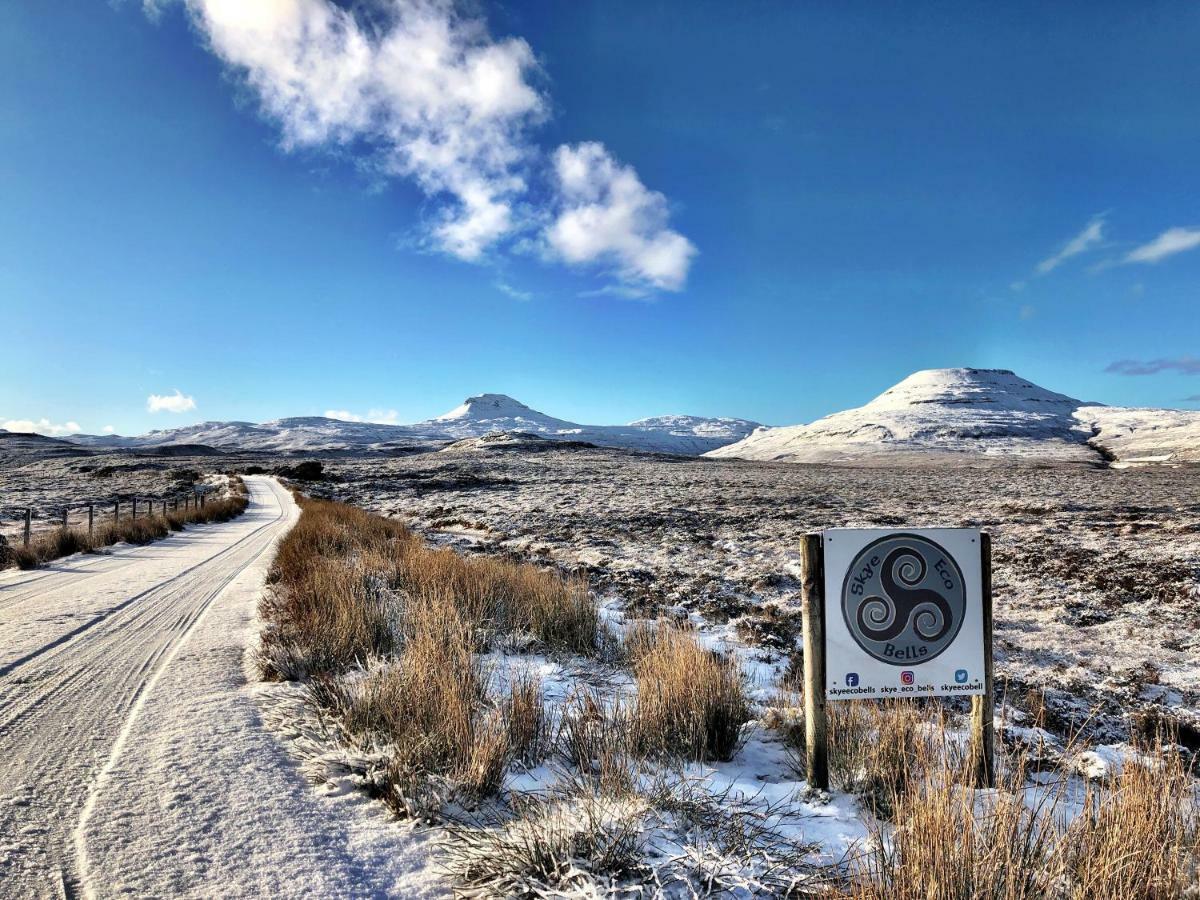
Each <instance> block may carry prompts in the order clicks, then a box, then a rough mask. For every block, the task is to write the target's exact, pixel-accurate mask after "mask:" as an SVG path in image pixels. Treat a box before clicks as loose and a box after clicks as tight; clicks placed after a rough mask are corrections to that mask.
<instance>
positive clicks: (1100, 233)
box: [1037, 213, 1106, 275]
mask: <svg viewBox="0 0 1200 900" xmlns="http://www.w3.org/2000/svg"><path fill="white" fill-rule="evenodd" d="M1105 224H1106V221H1105V217H1104V214H1103V213H1101V214H1100V215H1098V216H1094V217H1093V218H1092V220H1091V221H1090V222H1088V223H1087V225H1085V226H1084V228H1083V231H1081V232H1079V234H1077V235H1075V237H1073V238H1071V239H1070V240H1069V241H1067V242H1066V244H1064V245H1063V247H1062V249H1061V250H1059V251H1058V252H1057V253H1055V254H1054V255H1053V256H1051V257H1048V258H1046V259H1043V260H1042V261H1041V262H1040V263H1038V264H1037V273H1038V274H1039V275H1045V274H1047V273H1048V272H1053V271H1054V270H1055V269H1057V268H1058V267H1059V266H1061V265H1062V264H1063V263H1064V262H1066V261H1067V260H1068V259H1070V258H1071V257H1072V256H1078V255H1079V254H1081V253H1086V252H1087V251H1088V250H1091V249H1092V248H1093V247H1095V246H1096V245H1097V244H1099V243H1101V242H1102V241H1103V240H1104V226H1105Z"/></svg>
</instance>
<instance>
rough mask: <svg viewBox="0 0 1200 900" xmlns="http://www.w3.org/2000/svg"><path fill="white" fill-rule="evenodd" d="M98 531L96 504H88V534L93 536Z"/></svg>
mask: <svg viewBox="0 0 1200 900" xmlns="http://www.w3.org/2000/svg"><path fill="white" fill-rule="evenodd" d="M95 531H96V504H95V503H89V504H88V536H89V537H91V535H92V534H94V533H95Z"/></svg>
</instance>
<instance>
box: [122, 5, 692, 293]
mask: <svg viewBox="0 0 1200 900" xmlns="http://www.w3.org/2000/svg"><path fill="white" fill-rule="evenodd" d="M144 2H145V3H146V6H147V8H148V10H150V12H151V13H156V12H157V11H158V9H159V7H160V6H163V5H165V4H167V3H169V2H182V3H183V4H184V6H185V7H186V9H187V10H188V13H189V15H190V17H191V19H192V21H193V22H194V23H195V25H196V27H197V29H198V31H199V32H200V33H201V34H203V35H204V37H205V38H206V40H207V43H208V46H209V48H210V49H211V50H212V52H213V53H214V54H215V55H216V56H218V57H219V58H220V59H221V60H222V61H223V62H224V63H225V64H226V65H227V66H228V67H229V68H230V69H231V70H233V71H235V72H237V73H239V74H240V75H241V76H242V77H243V78H244V80H245V82H246V83H247V84H248V85H249V86H250V88H251V89H252V90H253V92H254V93H255V95H256V96H257V98H258V101H259V104H260V106H261V109H262V112H263V114H264V115H265V116H266V117H267V118H268V119H269V120H271V121H273V122H275V123H276V124H277V125H278V126H279V128H280V129H281V132H282V136H283V145H284V147H285V149H293V148H298V147H314V148H334V149H338V150H340V151H343V152H348V153H350V154H352V155H355V156H360V157H362V156H364V155H365V159H366V163H367V165H368V167H369V168H371V169H372V170H374V171H375V172H378V173H382V174H383V175H385V176H396V177H404V178H411V179H413V180H415V181H416V183H417V184H418V185H419V186H420V188H421V190H422V191H424V192H425V194H427V195H428V196H430V197H431V198H434V200H435V203H436V205H435V210H436V212H435V213H434V220H433V221H432V222H430V223H429V239H430V241H431V242H432V244H433V245H434V246H436V247H437V248H439V249H441V250H443V251H445V252H447V253H449V254H451V255H453V256H455V257H458V258H460V259H464V260H470V261H476V260H480V259H482V258H484V257H485V256H486V254H487V253H488V251H489V250H491V249H492V248H495V247H497V246H499V245H501V243H502V242H505V241H511V242H513V243H514V244H515V245H516V249H518V250H519V249H520V244H521V235H522V234H526V235H527V234H529V233H531V232H533V231H535V230H537V229H538V228H540V227H541V226H542V224H543V223H544V222H546V221H548V220H549V219H550V218H552V217H553V218H555V221H554V224H553V226H551V228H550V234H549V245H550V246H551V247H552V248H553V249H554V251H555V254H556V255H557V256H558V257H560V258H562V259H565V260H566V261H568V262H572V263H584V262H593V261H599V262H615V263H616V264H617V266H616V271H617V274H618V275H619V276H620V277H622V278H624V279H627V280H632V281H634V282H636V283H637V284H639V285H643V286H645V285H651V286H654V287H659V288H663V289H666V290H678V289H679V288H680V287H682V285H683V282H684V279H685V277H686V274H687V269H688V263H689V262H690V259H691V257H692V256H693V255H694V254H695V248H694V247H693V246H692V245H691V243H690V242H689V241H688V240H687V239H686V238H684V237H683V236H682V235H680V234H677V233H676V232H674V231H670V230H669V229H667V228H666V219H667V205H666V201H665V199H664V198H663V197H662V195H661V194H657V193H654V192H652V191H649V190H647V189H646V188H645V187H644V186H643V185H642V184H641V182H640V181H639V180H638V178H637V175H636V173H635V172H634V170H633V169H632V168H629V167H627V166H624V167H618V166H617V164H616V163H615V162H614V161H613V160H612V159H611V157H609V156H608V154H607V153H606V152H604V151H603V148H602V147H601V145H599V144H582V145H579V146H576V147H560V148H559V149H558V151H556V153H555V154H554V162H555V168H556V171H557V170H558V168H559V164H560V163H561V161H562V160H563V159H564V155H565V157H575V158H578V159H579V160H580V161H581V162H583V161H584V160H585V158H586V159H591V155H590V154H591V153H592V151H591V149H590V148H598V149H599V150H600V152H601V154H602V155H603V159H604V161H605V163H604V164H603V165H601V164H597V165H594V166H592V169H591V171H589V172H587V173H583V174H584V176H585V181H586V184H581V185H577V186H578V187H579V188H581V189H582V188H586V190H584V191H582V192H579V191H573V192H571V193H570V194H564V193H561V192H560V193H557V194H555V195H554V196H552V197H550V198H543V197H541V196H540V194H541V191H540V190H539V191H538V192H537V193H538V196H533V195H531V192H530V184H531V182H532V181H534V179H531V177H530V173H531V172H532V171H533V170H534V169H535V168H538V167H541V166H544V165H545V164H546V159H545V155H544V154H543V153H542V152H541V151H540V150H539V148H538V146H537V144H536V143H535V141H534V139H533V137H532V135H531V132H532V130H533V128H534V127H535V126H537V125H538V124H540V123H541V122H543V121H544V120H545V119H546V118H547V116H548V114H549V110H550V101H549V99H548V98H547V96H546V95H545V93H544V92H543V91H542V90H541V88H540V87H539V82H540V81H542V77H543V76H542V72H541V69H540V67H539V65H538V62H537V60H536V59H535V57H534V53H533V50H532V49H531V47H530V46H529V44H528V43H526V42H525V41H524V40H523V39H521V38H519V37H509V38H504V39H498V38H494V37H493V36H492V35H491V34H490V32H489V30H488V26H487V23H486V21H485V19H484V18H483V17H482V15H481V14H480V13H479V12H478V11H477V7H475V6H474V5H468V4H469V0H463V2H459V0H372V2H368V3H355V4H351V5H349V8H346V7H347V5H346V4H339V3H336V2H334V0H144ZM559 174H561V173H559ZM606 178H607V180H605V179H606ZM537 183H538V184H540V183H541V180H540V179H537ZM546 199H548V200H549V202H550V203H551V204H552V209H550V210H547V209H541V208H539V207H540V205H541V204H542V202H543V201H544V200H546ZM592 222H598V223H599V224H600V225H601V226H602V227H603V228H604V232H603V235H602V236H600V237H599V238H597V239H593V240H590V241H589V240H584V239H582V238H581V236H580V235H579V234H578V229H579V228H581V227H585V228H586V227H588V225H589V224H590V223H592Z"/></svg>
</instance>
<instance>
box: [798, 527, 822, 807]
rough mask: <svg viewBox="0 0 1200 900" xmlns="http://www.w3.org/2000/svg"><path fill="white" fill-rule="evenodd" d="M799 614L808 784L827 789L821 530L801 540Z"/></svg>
mask: <svg viewBox="0 0 1200 900" xmlns="http://www.w3.org/2000/svg"><path fill="white" fill-rule="evenodd" d="M800 584H801V601H802V607H801V614H802V619H803V626H804V740H805V751H806V756H807V760H808V784H809V787H812V788H817V789H818V790H822V791H827V790H829V745H828V740H829V738H828V733H827V731H826V721H825V548H824V546H823V538H822V536H821V534H820V533H817V534H806V535H805V536H804V537H803V538H802V539H801V543H800Z"/></svg>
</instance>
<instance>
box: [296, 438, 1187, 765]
mask: <svg viewBox="0 0 1200 900" xmlns="http://www.w3.org/2000/svg"><path fill="white" fill-rule="evenodd" d="M327 468H328V469H329V470H330V471H331V473H332V474H333V476H334V477H335V478H336V479H337V480H336V481H331V482H328V483H324V484H321V485H318V486H316V487H314V489H313V490H314V492H317V493H326V494H329V495H332V496H334V497H336V498H338V499H343V500H347V501H350V502H354V503H358V504H361V505H363V506H365V507H367V508H370V509H373V510H376V511H379V512H383V513H386V514H389V515H395V516H399V517H402V518H405V519H407V520H410V521H411V522H412V523H413V524H414V525H415V526H416V527H418V528H419V529H421V530H422V531H424V532H426V533H428V534H431V535H433V536H435V538H436V539H437V540H440V541H447V542H452V543H455V544H458V545H461V546H463V547H467V548H476V549H479V550H483V551H488V552H513V553H516V554H520V555H522V556H528V557H532V558H542V559H545V560H547V561H552V562H554V563H557V564H560V565H563V566H566V567H569V568H582V569H585V570H586V571H587V572H588V574H589V575H590V577H591V579H592V581H593V583H594V584H595V585H596V586H597V587H598V588H599V589H600V590H601V591H602V592H603V593H604V595H605V602H606V603H607V604H608V606H610V607H611V608H615V609H619V610H621V611H622V612H623V613H624V614H627V615H649V616H653V615H655V614H657V613H659V612H663V611H669V612H673V613H687V614H689V615H691V616H693V617H694V618H695V619H696V620H697V621H702V622H703V623H706V630H707V632H708V634H709V635H710V639H711V640H713V641H714V642H717V643H720V644H723V645H726V646H729V647H731V648H735V649H737V650H738V652H739V653H741V654H742V655H743V657H744V658H745V659H746V661H747V663H748V664H750V665H749V666H748V668H749V669H750V671H751V672H752V673H753V674H754V675H755V676H756V677H757V678H758V679H759V682H760V683H759V685H758V687H759V689H760V690H761V691H762V692H763V694H765V693H766V692H768V691H769V689H770V684H769V683H767V682H769V681H770V679H771V678H772V677H773V675H774V674H775V673H776V672H778V671H779V669H780V668H781V667H783V666H785V665H786V664H787V660H788V657H789V655H790V654H791V653H792V652H793V649H794V647H795V646H796V642H797V639H798V632H799V617H798V606H799V595H798V590H799V584H798V575H799V568H798V554H797V545H798V540H799V538H800V536H801V535H802V534H804V533H805V532H807V531H810V530H817V529H821V528H825V527H830V526H855V525H857V526H894V525H914V526H915V525H971V526H978V527H982V528H985V529H987V530H988V531H990V532H991V533H992V534H993V535H994V544H993V546H994V557H995V558H994V567H995V601H996V615H995V618H996V641H997V646H996V650H997V667H998V684H999V685H1000V688H1001V690H1003V691H1005V693H1006V696H1007V698H1008V699H1009V701H1010V706H1011V707H1013V708H1014V711H1013V712H1012V716H1013V717H1014V718H1015V719H1017V720H1018V721H1019V720H1020V718H1021V714H1022V712H1030V713H1031V714H1035V715H1036V716H1037V719H1038V721H1039V722H1043V723H1045V724H1046V725H1047V726H1048V727H1049V728H1050V729H1051V730H1053V731H1056V732H1058V733H1060V734H1061V733H1065V732H1068V731H1070V730H1071V729H1072V727H1073V726H1074V725H1081V724H1083V722H1084V721H1085V720H1087V729H1088V731H1089V732H1090V733H1091V736H1092V737H1093V738H1096V739H1099V740H1120V739H1124V738H1125V737H1126V736H1127V733H1128V726H1129V722H1130V714H1131V713H1135V712H1138V711H1144V710H1148V709H1164V710H1168V711H1169V712H1170V714H1171V715H1172V716H1173V717H1178V718H1179V719H1180V720H1181V721H1182V722H1183V724H1184V725H1185V726H1186V727H1185V736H1187V737H1188V739H1189V740H1193V741H1195V740H1196V739H1198V738H1200V469H1198V468H1194V467H1192V468H1189V467H1181V468H1173V469H1128V470H1123V471H1118V470H1112V469H1102V468H1093V467H1090V466H1076V465H1061V466H1047V465H1040V466H1028V465H1026V466H1013V465H984V464H982V463H978V464H976V465H974V466H962V465H959V466H950V465H940V466H930V465H921V466H914V467H911V468H901V467H889V468H854V467H846V466H809V465H795V464H788V463H754V462H741V461H732V460H729V461H726V460H713V459H684V458H677V457H667V456H654V455H647V454H630V453H622V452H614V451H607V450H595V449H570V450H542V451H541V452H536V453H535V452H527V451H526V450H522V449H521V445H520V444H517V445H515V449H505V447H503V446H500V447H497V448H495V449H490V450H489V449H486V448H482V449H481V448H479V447H474V448H471V449H464V450H463V451H461V452H456V451H453V450H451V451H443V452H441V453H437V454H426V455H421V456H414V457H408V458H404V459H389V460H363V461H355V460H350V459H343V460H334V461H331V462H329V463H328V465H327ZM1189 728H1191V729H1196V730H1191V731H1189V730H1188V729H1189ZM1015 733H1016V732H1015V731H1014V734H1015ZM1192 749H1200V744H1197V746H1194V747H1193V748H1192Z"/></svg>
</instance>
